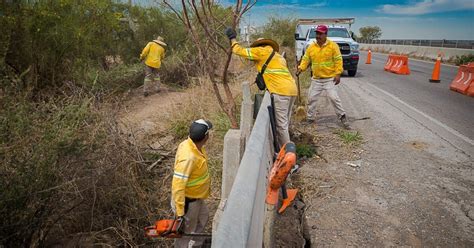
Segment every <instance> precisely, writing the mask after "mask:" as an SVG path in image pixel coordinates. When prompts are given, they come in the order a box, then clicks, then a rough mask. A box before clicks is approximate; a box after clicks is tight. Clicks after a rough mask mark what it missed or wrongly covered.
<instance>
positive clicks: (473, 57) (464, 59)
mask: <svg viewBox="0 0 474 248" xmlns="http://www.w3.org/2000/svg"><path fill="white" fill-rule="evenodd" d="M470 62H474V54H467V55H461V56H456V58H455V59H454V63H455V64H456V65H465V64H468V63H470Z"/></svg>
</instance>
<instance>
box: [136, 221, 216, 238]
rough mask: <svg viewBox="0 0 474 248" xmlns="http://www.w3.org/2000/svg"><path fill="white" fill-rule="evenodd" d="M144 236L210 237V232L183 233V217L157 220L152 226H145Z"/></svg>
mask: <svg viewBox="0 0 474 248" xmlns="http://www.w3.org/2000/svg"><path fill="white" fill-rule="evenodd" d="M145 236H146V237H150V238H171V239H176V238H181V237H211V236H212V235H211V234H210V233H185V232H184V219H183V218H175V219H173V220H170V219H166V220H157V221H156V222H155V225H154V226H147V227H145Z"/></svg>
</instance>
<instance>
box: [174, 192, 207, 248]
mask: <svg viewBox="0 0 474 248" xmlns="http://www.w3.org/2000/svg"><path fill="white" fill-rule="evenodd" d="M173 205H174V204H173V203H172V206H173ZM173 207H174V206H173ZM208 219H209V209H208V208H207V205H206V203H205V202H204V200H196V201H193V202H190V203H189V205H188V209H187V212H186V214H185V215H184V232H185V233H202V232H204V228H205V227H206V224H207V221H208ZM204 239H205V238H202V237H182V238H179V239H176V240H175V242H174V247H176V248H188V247H201V246H202V244H203V243H204Z"/></svg>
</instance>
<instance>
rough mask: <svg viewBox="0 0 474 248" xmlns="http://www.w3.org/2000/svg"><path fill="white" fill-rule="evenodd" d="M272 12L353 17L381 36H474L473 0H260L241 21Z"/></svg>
mask: <svg viewBox="0 0 474 248" xmlns="http://www.w3.org/2000/svg"><path fill="white" fill-rule="evenodd" d="M216 2H219V3H221V4H223V5H227V6H228V5H229V4H232V3H235V1H230V0H221V1H219V0H216ZM244 2H246V1H245V0H244ZM270 16H275V17H280V18H288V17H290V18H335V17H354V18H355V23H354V24H353V25H352V28H351V30H352V31H354V32H355V33H356V34H358V33H359V28H360V27H364V26H379V27H380V28H381V29H382V37H381V39H449V40H474V0H450V1H449V0H399V1H385V0H372V1H371V0H352V1H351V0H338V1H336V0H326V1H314V0H313V1H310V0H287V1H284V0H258V1H257V4H256V5H255V6H254V7H253V8H252V9H251V10H250V11H249V12H248V14H247V15H246V16H245V18H244V20H243V21H242V24H244V25H245V24H248V23H250V24H251V25H253V26H260V25H263V24H264V23H265V22H266V21H267V20H268V17H270Z"/></svg>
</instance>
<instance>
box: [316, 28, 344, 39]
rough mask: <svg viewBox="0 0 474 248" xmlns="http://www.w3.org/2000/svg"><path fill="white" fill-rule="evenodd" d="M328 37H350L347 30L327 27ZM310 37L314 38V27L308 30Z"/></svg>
mask: <svg viewBox="0 0 474 248" xmlns="http://www.w3.org/2000/svg"><path fill="white" fill-rule="evenodd" d="M328 37H340V38H350V37H351V36H350V35H349V32H347V30H346V29H344V28H329V30H328ZM309 38H310V39H316V31H315V30H314V28H312V29H311V31H310V32H309Z"/></svg>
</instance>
